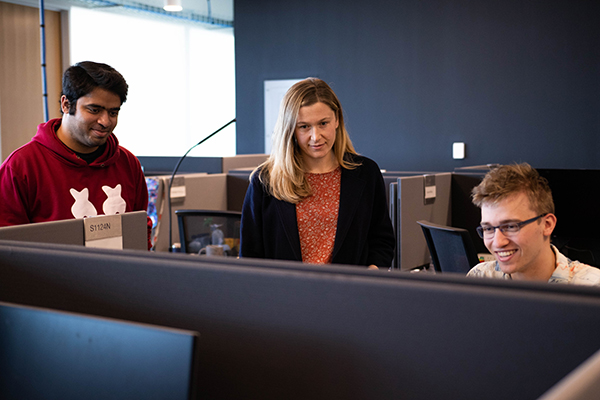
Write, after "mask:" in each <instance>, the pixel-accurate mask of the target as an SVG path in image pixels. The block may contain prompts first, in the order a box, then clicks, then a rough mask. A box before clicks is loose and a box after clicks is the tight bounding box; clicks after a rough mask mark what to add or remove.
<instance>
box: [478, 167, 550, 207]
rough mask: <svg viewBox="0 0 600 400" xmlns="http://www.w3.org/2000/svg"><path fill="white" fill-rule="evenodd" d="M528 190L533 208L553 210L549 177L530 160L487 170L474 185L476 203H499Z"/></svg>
mask: <svg viewBox="0 0 600 400" xmlns="http://www.w3.org/2000/svg"><path fill="white" fill-rule="evenodd" d="M518 193H525V194H526V195H527V197H528V198H529V204H530V205H531V208H532V209H533V211H534V212H535V213H536V214H538V215H540V214H545V213H552V214H554V201H553V200H552V191H551V190H550V186H549V185H548V181H547V180H546V179H545V178H544V177H541V176H540V175H539V174H538V172H537V171H536V170H535V169H533V168H532V167H531V165H529V164H527V163H522V164H511V165H501V166H499V167H496V168H494V169H493V170H491V171H490V172H488V173H487V174H486V175H485V177H484V178H483V180H482V181H481V183H480V184H479V185H477V186H475V187H474V188H473V191H472V196H473V204H475V205H476V206H477V207H479V208H481V205H482V204H484V203H485V204H497V203H498V202H500V201H502V200H504V199H506V198H507V197H509V196H511V195H514V194H518Z"/></svg>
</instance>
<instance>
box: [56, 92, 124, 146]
mask: <svg viewBox="0 0 600 400" xmlns="http://www.w3.org/2000/svg"><path fill="white" fill-rule="evenodd" d="M69 106H71V107H72V105H70V104H69V102H68V100H67V99H66V97H65V96H62V98H61V107H62V109H63V113H64V114H63V121H62V124H61V128H62V130H63V132H64V134H65V135H64V136H63V137H61V140H63V142H64V143H65V144H66V145H67V146H68V147H69V148H70V149H72V150H74V151H77V152H79V153H91V152H93V151H94V150H96V149H97V148H98V147H99V146H101V145H103V144H104V143H106V140H107V139H108V137H109V136H110V135H111V134H112V132H113V129H115V127H116V126H117V118H118V116H119V110H120V108H121V99H120V98H119V96H118V95H117V94H115V93H113V92H109V91H107V90H104V89H101V88H95V89H94V90H93V91H91V92H90V93H88V94H87V95H85V96H82V97H80V98H79V99H78V100H77V105H76V108H75V114H73V115H71V114H69Z"/></svg>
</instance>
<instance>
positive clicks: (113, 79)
mask: <svg viewBox="0 0 600 400" xmlns="http://www.w3.org/2000/svg"><path fill="white" fill-rule="evenodd" d="M97 87H99V88H102V89H104V90H107V91H109V92H112V93H114V94H116V95H117V96H119V98H120V99H121V104H123V103H124V102H125V100H127V89H128V87H129V86H128V85H127V82H125V78H123V75H121V74H120V73H119V72H118V71H117V70H116V69H114V68H113V67H111V66H110V65H106V64H101V63H95V62H92V61H82V62H79V63H77V64H75V65H72V66H70V67H69V68H68V69H67V70H66V71H65V73H64V74H63V79H62V94H63V95H65V96H66V97H67V100H68V101H69V114H71V115H74V114H75V109H76V108H77V107H76V106H77V99H79V98H80V97H82V96H85V95H87V94H89V93H91V92H92V91H93V90H94V89H96V88H97Z"/></svg>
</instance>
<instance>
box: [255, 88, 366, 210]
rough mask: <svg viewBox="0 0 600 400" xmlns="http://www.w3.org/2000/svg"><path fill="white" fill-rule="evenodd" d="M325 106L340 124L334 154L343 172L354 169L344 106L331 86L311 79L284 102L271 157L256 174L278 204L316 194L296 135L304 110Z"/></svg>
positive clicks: (289, 92) (289, 94)
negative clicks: (307, 173)
mask: <svg viewBox="0 0 600 400" xmlns="http://www.w3.org/2000/svg"><path fill="white" fill-rule="evenodd" d="M316 103H323V104H326V105H328V106H329V108H331V109H332V110H333V112H334V113H335V117H336V118H337V120H338V121H339V124H338V128H337V130H336V134H335V142H334V145H333V149H332V150H333V153H334V155H335V158H336V160H337V162H338V163H339V165H340V166H341V167H342V168H346V169H353V168H356V167H357V166H358V165H359V164H357V163H355V162H354V161H353V159H352V157H351V156H350V155H355V154H357V153H356V151H355V150H354V146H353V145H352V141H351V140H350V137H349V136H348V132H347V131H346V127H345V125H344V115H343V111H342V105H341V104H340V101H339V100H338V98H337V96H336V95H335V93H334V92H333V90H332V89H331V88H330V87H329V85H328V84H327V83H325V82H324V81H322V80H321V79H318V78H307V79H304V80H302V81H300V82H298V83H296V84H294V85H293V86H292V87H291V88H290V89H289V90H288V91H287V93H286V94H285V96H284V97H283V100H282V101H281V107H280V109H279V116H278V117H277V122H276V124H275V129H274V131H273V146H272V149H271V156H270V157H269V158H268V159H267V161H265V162H264V163H262V164H261V165H260V166H258V168H257V169H255V170H254V172H253V173H252V174H253V175H254V173H256V172H257V171H260V175H259V178H260V181H261V182H262V183H263V185H265V187H266V188H267V190H268V191H269V193H270V194H271V195H272V196H273V197H275V198H276V199H278V200H284V201H287V202H290V203H293V204H296V203H298V202H299V201H301V200H302V199H304V198H306V197H308V196H310V195H311V194H312V192H311V189H310V185H309V184H308V181H307V180H306V177H305V175H304V168H303V161H302V153H301V150H300V148H299V147H298V144H297V143H296V140H295V136H294V131H295V129H296V122H297V119H298V113H299V111H300V107H304V106H311V105H313V104H316Z"/></svg>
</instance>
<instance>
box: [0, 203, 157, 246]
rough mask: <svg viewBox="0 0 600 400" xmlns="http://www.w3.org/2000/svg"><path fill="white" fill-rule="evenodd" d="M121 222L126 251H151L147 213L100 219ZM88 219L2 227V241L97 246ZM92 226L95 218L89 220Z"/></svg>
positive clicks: (118, 215) (100, 217)
mask: <svg viewBox="0 0 600 400" xmlns="http://www.w3.org/2000/svg"><path fill="white" fill-rule="evenodd" d="M104 217H108V218H118V219H119V220H120V225H121V226H120V228H121V229H120V235H121V236H122V246H123V248H124V249H135V250H144V251H147V250H148V231H147V229H148V228H147V218H146V212H145V211H134V212H128V213H124V214H117V215H114V216H111V215H109V216H102V215H101V216H99V217H98V218H99V219H98V221H102V220H103V219H104ZM85 220H86V219H81V218H80V219H66V220H61V221H49V222H38V223H32V224H25V225H13V226H4V227H0V240H18V241H24V242H38V243H55V244H72V245H79V246H85V245H86V244H88V245H93V243H89V242H91V239H92V237H90V236H89V235H88V236H86V231H85ZM87 220H88V222H90V221H92V220H94V218H91V219H87Z"/></svg>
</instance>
